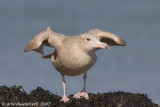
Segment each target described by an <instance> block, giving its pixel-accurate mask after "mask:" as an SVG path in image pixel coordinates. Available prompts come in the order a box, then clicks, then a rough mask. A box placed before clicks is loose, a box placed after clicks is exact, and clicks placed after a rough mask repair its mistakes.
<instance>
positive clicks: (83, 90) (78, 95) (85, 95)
mask: <svg viewBox="0 0 160 107" xmlns="http://www.w3.org/2000/svg"><path fill="white" fill-rule="evenodd" d="M83 79H84V86H83V89H82V91H81V92H78V93H77V94H75V95H74V96H73V97H74V98H81V97H84V98H85V99H89V96H88V94H87V92H86V79H87V72H85V73H84V75H83Z"/></svg>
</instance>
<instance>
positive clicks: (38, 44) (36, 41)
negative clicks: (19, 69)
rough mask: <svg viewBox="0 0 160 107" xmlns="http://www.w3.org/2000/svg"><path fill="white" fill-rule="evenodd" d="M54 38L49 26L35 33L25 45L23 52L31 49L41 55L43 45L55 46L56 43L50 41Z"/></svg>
mask: <svg viewBox="0 0 160 107" xmlns="http://www.w3.org/2000/svg"><path fill="white" fill-rule="evenodd" d="M53 38H54V33H53V31H52V30H51V29H50V27H48V28H47V30H45V31H43V32H41V33H39V34H38V35H36V36H35V37H34V38H33V39H32V40H31V41H30V42H29V43H28V44H27V45H26V47H25V49H24V52H29V51H31V50H33V51H36V52H38V53H40V54H42V55H44V52H43V46H44V45H45V46H49V47H52V48H55V44H56V43H52V42H54V41H52V40H51V39H53Z"/></svg>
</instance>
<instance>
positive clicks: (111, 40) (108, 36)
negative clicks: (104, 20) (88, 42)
mask: <svg viewBox="0 0 160 107" xmlns="http://www.w3.org/2000/svg"><path fill="white" fill-rule="evenodd" d="M89 33H91V34H93V35H96V36H97V37H98V38H99V39H100V41H101V42H104V43H107V44H108V45H109V46H125V45H126V43H125V40H123V38H121V37H120V36H117V35H115V34H112V33H109V32H106V31H103V30H99V29H92V30H90V31H89Z"/></svg>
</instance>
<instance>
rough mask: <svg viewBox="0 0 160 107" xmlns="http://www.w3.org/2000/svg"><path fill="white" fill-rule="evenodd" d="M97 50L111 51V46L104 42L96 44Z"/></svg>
mask: <svg viewBox="0 0 160 107" xmlns="http://www.w3.org/2000/svg"><path fill="white" fill-rule="evenodd" d="M96 47H97V48H103V49H110V47H109V45H108V44H106V43H103V42H100V43H98V44H96Z"/></svg>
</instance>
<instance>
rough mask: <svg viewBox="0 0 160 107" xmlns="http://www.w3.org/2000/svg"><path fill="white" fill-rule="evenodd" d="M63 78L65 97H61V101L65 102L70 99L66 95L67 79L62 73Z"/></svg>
mask: <svg viewBox="0 0 160 107" xmlns="http://www.w3.org/2000/svg"><path fill="white" fill-rule="evenodd" d="M62 79H63V82H62V84H63V93H64V94H63V98H62V99H61V101H63V102H64V103H66V102H68V101H69V98H67V96H66V92H65V85H66V81H65V78H64V75H62Z"/></svg>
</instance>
